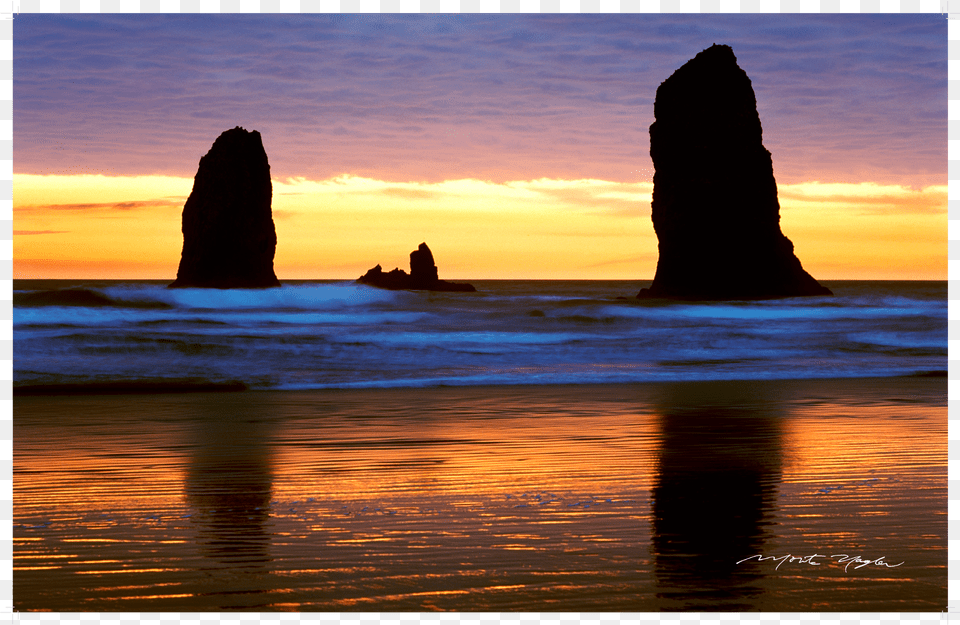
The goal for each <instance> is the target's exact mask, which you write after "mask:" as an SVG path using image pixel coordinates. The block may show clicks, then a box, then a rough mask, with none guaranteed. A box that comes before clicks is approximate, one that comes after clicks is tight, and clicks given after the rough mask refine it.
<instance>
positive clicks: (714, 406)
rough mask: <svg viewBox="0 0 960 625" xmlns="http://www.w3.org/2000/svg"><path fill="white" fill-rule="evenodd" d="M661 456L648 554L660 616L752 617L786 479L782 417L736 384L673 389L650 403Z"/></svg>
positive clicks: (752, 390)
mask: <svg viewBox="0 0 960 625" xmlns="http://www.w3.org/2000/svg"><path fill="white" fill-rule="evenodd" d="M655 405H656V407H657V408H656V409H657V413H658V415H659V418H658V422H659V430H660V448H659V450H658V451H657V459H656V469H655V471H656V477H655V481H654V486H653V492H652V499H653V510H652V513H653V527H652V537H651V539H652V552H653V560H654V574H655V578H656V584H657V587H658V590H657V596H658V598H659V599H661V600H663V602H664V603H663V604H662V605H663V609H685V610H727V611H731V610H733V611H738V610H749V609H756V607H755V606H753V605H752V602H751V598H752V597H754V596H756V595H757V594H759V593H760V589H759V588H758V587H757V586H756V585H755V583H753V582H755V581H756V580H757V578H758V575H757V574H756V573H751V572H750V569H745V568H743V567H740V568H739V569H738V568H737V564H736V563H737V561H738V560H740V559H742V558H744V557H747V556H749V555H752V554H756V553H763V552H764V543H765V542H766V541H767V540H768V538H769V537H770V536H771V535H772V531H771V527H770V526H771V524H772V519H773V516H774V513H775V508H776V502H777V487H778V484H779V482H780V480H781V475H782V464H783V462H782V446H783V442H782V439H783V432H782V417H783V415H782V414H781V411H782V408H781V403H780V402H779V401H777V400H776V398H770V397H765V396H764V393H763V392H762V391H761V390H759V389H757V388H756V387H754V386H751V385H749V384H745V383H744V384H741V383H730V382H726V383H722V384H716V385H712V384H706V385H699V386H695V387H694V386H689V385H687V386H670V387H666V388H665V389H664V394H663V396H662V397H661V398H660V399H659V400H658V401H656V402H655Z"/></svg>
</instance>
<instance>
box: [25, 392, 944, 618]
mask: <svg viewBox="0 0 960 625" xmlns="http://www.w3.org/2000/svg"><path fill="white" fill-rule="evenodd" d="M14 414H15V417H14V436H15V441H16V442H15V449H14V603H15V605H16V606H17V609H19V610H36V609H48V608H49V609H55V610H117V609H120V610H124V611H138V610H164V611H166V610H172V611H190V610H237V609H248V610H266V611H270V610H291V609H296V610H348V609H362V610H384V611H392V610H427V609H463V610H468V609H469V610H614V611H618V610H631V611H648V610H652V611H657V610H672V609H685V610H690V609H696V610H711V609H723V610H773V611H792V610H874V609H883V610H890V611H894V610H902V609H934V608H935V607H936V605H937V604H938V602H945V601H946V384H945V382H944V381H942V380H896V381H889V380H884V381H820V382H815V381H808V382H800V381H798V382H788V383H713V384H711V383H700V384H670V385H646V386H644V385H624V386H595V387H518V388H495V389H491V388H478V389H431V390H408V391H331V392H309V393H307V392H305V393H297V392H290V393H272V392H262V393H237V394H222V395H205V394H198V395H167V396H106V397H58V398H42V397H37V398H34V397H31V398H22V399H21V398H17V400H16V402H15V407H14ZM847 552H849V553H851V554H854V553H856V554H861V555H862V556H863V557H864V558H876V557H879V556H881V555H884V556H886V557H887V559H888V561H889V562H892V563H895V562H900V561H901V560H902V561H904V562H905V564H904V565H903V567H902V568H885V567H883V566H879V565H873V566H871V567H865V568H860V569H857V570H856V571H854V569H853V567H850V570H849V571H845V570H844V568H843V566H842V565H839V564H837V563H835V562H832V561H828V560H825V561H824V563H823V565H822V566H819V567H813V566H810V565H799V564H796V563H785V564H782V565H781V566H779V567H777V566H776V564H773V563H771V562H769V561H765V562H756V561H749V562H743V563H741V564H738V561H740V560H742V559H743V558H747V557H749V556H751V555H754V554H762V555H764V556H782V555H785V554H797V555H809V554H812V553H819V554H826V555H830V554H834V553H847ZM160 589H163V590H162V591H160ZM936 609H939V608H936Z"/></svg>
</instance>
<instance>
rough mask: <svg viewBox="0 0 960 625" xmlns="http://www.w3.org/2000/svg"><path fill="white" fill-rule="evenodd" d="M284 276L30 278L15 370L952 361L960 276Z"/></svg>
mask: <svg viewBox="0 0 960 625" xmlns="http://www.w3.org/2000/svg"><path fill="white" fill-rule="evenodd" d="M474 284H475V286H476V287H477V289H478V292H477V293H427V292H408V291H399V292H398V291H384V290H379V289H375V288H372V287H366V286H361V285H357V284H355V283H353V282H334V281H314V282H287V283H286V284H285V285H284V286H283V287H281V288H277V289H267V290H210V289H177V290H172V289H166V288H164V287H165V286H166V283H161V282H64V281H15V284H14V313H13V323H14V336H15V341H14V387H15V388H18V387H19V388H21V389H23V390H25V389H24V387H34V388H36V389H38V390H42V388H43V387H50V386H57V385H81V386H89V387H91V388H92V387H94V386H98V385H104V384H114V385H116V384H121V385H122V384H126V385H143V386H146V387H149V388H155V389H160V388H162V387H164V386H169V387H175V386H177V385H179V386H190V385H192V386H198V387H199V386H202V385H213V386H215V385H227V386H230V385H232V386H233V387H236V388H249V389H276V390H305V389H322V388H367V387H374V388H376V387H379V388H398V387H428V386H465V385H504V384H583V383H587V384H592V383H622V382H669V381H684V380H733V379H741V380H754V379H799V378H832V377H869V376H895V375H929V374H931V373H933V374H945V371H946V368H947V297H946V295H947V285H946V282H828V283H825V284H827V285H828V286H829V287H831V288H832V289H833V290H834V293H835V295H834V296H833V297H813V298H791V299H782V300H768V301H756V302H739V301H733V302H723V303H682V302H675V303H663V302H643V301H639V300H636V299H635V298H634V297H633V296H634V295H635V294H636V293H637V292H638V291H639V289H640V288H641V287H643V286H647V283H644V282H612V281H583V282H577V281H479V282H475V283H474Z"/></svg>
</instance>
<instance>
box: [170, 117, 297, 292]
mask: <svg viewBox="0 0 960 625" xmlns="http://www.w3.org/2000/svg"><path fill="white" fill-rule="evenodd" d="M272 198H273V185H272V184H271V182H270V165H269V163H268V162H267V153H266V151H265V150H264V149H263V141H262V140H261V138H260V133H259V132H257V131H256V130H254V131H252V132H247V131H246V130H244V129H243V128H241V127H239V126H237V127H236V128H233V129H231V130H227V131H226V132H224V133H223V134H221V135H220V136H219V137H217V140H216V141H215V142H214V143H213V147H211V148H210V151H209V152H207V154H206V156H203V157H202V158H201V159H200V167H199V168H198V169H197V175H196V177H195V178H194V180H193V191H191V193H190V197H189V198H187V203H186V204H185V205H184V207H183V252H182V254H181V257H180V268H179V269H178V270H177V279H176V281H174V283H173V284H171V285H170V286H171V287H212V288H221V289H225V288H263V287H272V286H280V282H279V281H278V280H277V276H276V274H275V273H274V272H273V257H274V254H275V252H276V249H277V232H276V229H275V228H274V225H273V215H272V211H271V206H270V204H271V201H272Z"/></svg>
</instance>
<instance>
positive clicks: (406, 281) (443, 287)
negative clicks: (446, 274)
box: [357, 243, 476, 292]
mask: <svg viewBox="0 0 960 625" xmlns="http://www.w3.org/2000/svg"><path fill="white" fill-rule="evenodd" d="M437 275H438V274H437V266H436V265H435V264H434V263H433V254H432V253H431V252H430V248H429V247H427V244H426V243H421V244H420V247H418V248H417V249H415V250H414V251H412V252H410V273H409V274H408V273H407V272H406V271H404V270H402V269H400V268H397V269H394V270H393V271H390V272H388V273H384V272H383V268H382V267H381V266H380V265H377V266H376V267H374V268H373V269H371V270H370V271H368V272H367V273H365V274H363V275H362V276H360V278H359V279H358V280H357V282H359V283H361V284H366V285H369V286H375V287H379V288H381V289H391V290H394V291H399V290H412V291H462V292H473V291H476V289H475V288H473V285H470V284H462V283H460V284H458V283H456V282H447V281H446V280H440V279H439V278H438V277H437Z"/></svg>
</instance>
